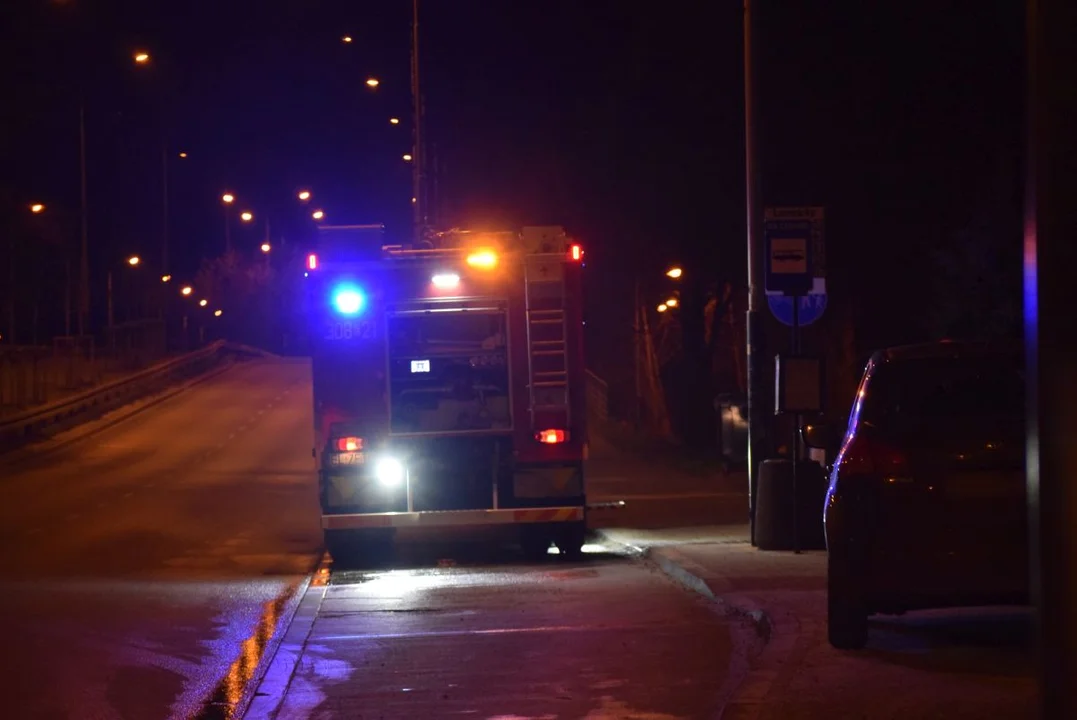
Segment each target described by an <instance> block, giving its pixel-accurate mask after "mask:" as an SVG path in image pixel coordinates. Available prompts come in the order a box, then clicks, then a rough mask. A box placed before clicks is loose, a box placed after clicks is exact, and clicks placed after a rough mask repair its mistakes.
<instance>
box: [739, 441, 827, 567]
mask: <svg viewBox="0 0 1077 720" xmlns="http://www.w3.org/2000/svg"><path fill="white" fill-rule="evenodd" d="M826 488H827V478H826V471H825V470H824V469H823V466H822V465H820V464H819V463H817V462H813V461H810V460H801V461H800V462H798V463H797V477H796V501H795V507H794V498H793V462H792V461H791V460H765V461H764V462H763V464H762V466H761V468H760V472H759V487H758V488H757V490H756V492H757V495H756V509H755V543H756V545H757V546H758V547H759V549H760V550H793V549H800V550H824V549H826V540H825V537H824V535H823V503H824V502H825V501H826ZM794 512H796V523H794V522H793V519H794ZM794 525H795V526H796V530H797V534H798V535H799V540H800V542H799V543H794V536H793V528H794Z"/></svg>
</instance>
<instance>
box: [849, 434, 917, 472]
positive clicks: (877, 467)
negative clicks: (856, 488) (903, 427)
mask: <svg viewBox="0 0 1077 720" xmlns="http://www.w3.org/2000/svg"><path fill="white" fill-rule="evenodd" d="M907 465H908V460H907V459H906V457H905V455H904V453H902V452H901V451H900V450H897V449H896V448H893V447H890V446H889V445H887V444H885V443H881V442H879V441H877V440H871V439H868V438H866V437H864V436H863V435H857V436H856V437H854V438H853V441H852V442H851V443H849V445H848V446H847V447H846V448H845V451H844V452H843V453H842V458H841V464H840V465H839V466H838V467H839V470H840V472H841V473H842V474H846V473H848V474H850V475H894V474H896V473H899V472H902V471H903V470H905V469H906V467H907Z"/></svg>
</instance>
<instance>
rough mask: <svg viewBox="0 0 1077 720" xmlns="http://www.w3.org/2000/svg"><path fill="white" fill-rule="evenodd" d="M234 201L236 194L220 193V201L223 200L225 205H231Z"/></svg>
mask: <svg viewBox="0 0 1077 720" xmlns="http://www.w3.org/2000/svg"><path fill="white" fill-rule="evenodd" d="M235 201H236V196H235V195H233V194H232V193H225V194H224V195H221V202H223V203H224V204H225V205H231V204H232V203H234V202H235Z"/></svg>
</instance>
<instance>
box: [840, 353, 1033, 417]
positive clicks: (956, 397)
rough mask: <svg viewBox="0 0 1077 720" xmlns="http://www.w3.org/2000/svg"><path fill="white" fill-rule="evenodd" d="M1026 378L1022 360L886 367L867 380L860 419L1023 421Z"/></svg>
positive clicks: (895, 363) (896, 363) (957, 360)
mask: <svg viewBox="0 0 1077 720" xmlns="http://www.w3.org/2000/svg"><path fill="white" fill-rule="evenodd" d="M1024 406H1025V377H1024V372H1023V370H1022V368H1021V363H1020V362H1019V360H1018V359H1017V358H1014V357H1010V356H1005V355H999V356H988V357H976V358H960V357H958V358H953V357H947V358H917V359H913V360H900V361H891V362H887V363H883V364H882V365H880V366H878V367H877V368H876V369H875V371H874V372H873V373H872V375H871V378H870V379H869V380H868V387H867V392H866V393H865V397H864V406H863V408H862V410H861V418H862V419H863V420H865V421H866V422H869V423H872V424H881V423H883V422H884V421H885V420H886V419H887V418H892V419H896V418H897V417H901V418H902V419H903V421H908V420H911V419H915V420H922V421H930V420H932V419H958V418H961V419H967V418H973V417H1021V416H1022V414H1023V413H1024Z"/></svg>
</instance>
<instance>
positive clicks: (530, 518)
mask: <svg viewBox="0 0 1077 720" xmlns="http://www.w3.org/2000/svg"><path fill="white" fill-rule="evenodd" d="M582 520H583V508H582V507H578V506H577V507H552V508H527V509H501V510H431V511H427V512H410V513H409V512H387V513H355V514H348V515H322V529H323V530H354V529H359V528H388V527H445V526H450V525H511V524H515V523H552V522H578V521H582Z"/></svg>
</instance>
